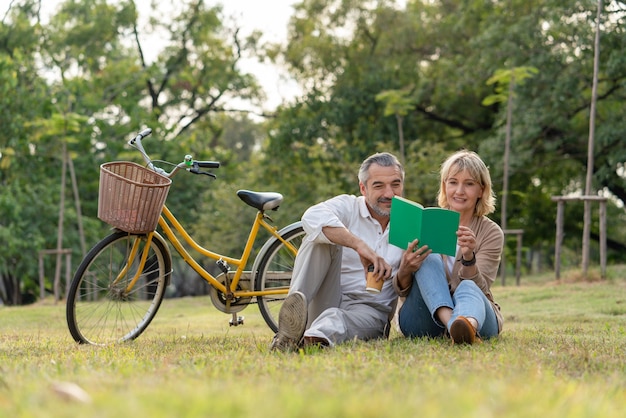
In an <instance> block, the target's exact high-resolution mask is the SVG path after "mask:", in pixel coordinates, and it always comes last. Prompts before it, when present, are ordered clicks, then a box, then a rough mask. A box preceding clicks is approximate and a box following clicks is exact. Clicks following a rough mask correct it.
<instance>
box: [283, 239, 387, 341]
mask: <svg viewBox="0 0 626 418" xmlns="http://www.w3.org/2000/svg"><path fill="white" fill-rule="evenodd" d="M342 253H343V247H341V246H339V245H329V244H318V243H314V242H311V241H308V240H305V241H304V242H303V243H302V246H301V247H300V249H299V250H298V256H297V258H296V263H295V266H294V271H293V276H292V280H291V288H290V292H292V291H296V290H297V291H300V292H302V293H303V294H304V295H305V296H306V300H307V303H308V324H307V328H308V329H307V330H306V332H305V333H304V335H305V336H308V337H321V338H325V339H326V340H328V342H329V343H330V344H331V345H334V344H339V343H342V342H344V341H349V340H353V339H361V340H369V339H372V338H380V337H383V336H384V335H385V328H386V327H387V325H388V318H389V314H390V312H391V308H390V307H389V306H386V305H382V304H380V303H374V302H372V301H370V300H362V299H359V295H354V294H342V292H341V257H342Z"/></svg>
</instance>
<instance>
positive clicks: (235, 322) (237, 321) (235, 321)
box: [215, 258, 244, 327]
mask: <svg viewBox="0 0 626 418" xmlns="http://www.w3.org/2000/svg"><path fill="white" fill-rule="evenodd" d="M215 264H217V266H218V267H219V269H220V270H222V273H224V279H225V280H224V283H225V285H226V289H229V288H230V277H229V276H228V274H229V273H230V266H229V265H228V264H227V263H226V262H225V261H224V260H223V259H221V258H220V259H219V260H217V261H216V262H215ZM226 299H227V300H226V310H228V308H230V302H231V301H232V294H230V293H229V295H227V296H226ZM243 319H244V318H243V316H238V315H237V312H233V317H232V319H231V320H230V321H228V324H229V325H230V326H231V327H236V326H239V325H243Z"/></svg>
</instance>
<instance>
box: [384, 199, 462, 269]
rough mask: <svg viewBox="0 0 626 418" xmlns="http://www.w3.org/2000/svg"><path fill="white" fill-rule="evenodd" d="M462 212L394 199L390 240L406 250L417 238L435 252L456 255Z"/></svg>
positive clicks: (421, 243)
mask: <svg viewBox="0 0 626 418" xmlns="http://www.w3.org/2000/svg"><path fill="white" fill-rule="evenodd" d="M460 216H461V215H460V214H459V213H458V212H455V211H453V210H449V209H443V208H437V207H428V208H425V207H423V206H422V205H420V204H419V203H416V202H413V201H411V200H409V199H405V198H403V197H399V196H394V197H393V200H392V201H391V215H390V222H389V243H390V244H393V245H395V246H396V247H400V248H402V249H403V250H406V248H407V246H408V245H409V243H410V242H411V241H413V240H414V239H418V240H419V244H418V246H420V247H421V246H422V245H428V248H430V249H431V250H433V253H439V254H446V255H451V256H453V257H454V256H455V255H456V240H457V238H456V231H457V230H458V229H459V219H460Z"/></svg>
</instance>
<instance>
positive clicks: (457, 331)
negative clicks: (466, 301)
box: [450, 316, 480, 344]
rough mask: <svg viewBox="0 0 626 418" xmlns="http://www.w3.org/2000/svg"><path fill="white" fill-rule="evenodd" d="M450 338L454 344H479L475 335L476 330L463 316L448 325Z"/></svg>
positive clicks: (478, 339)
mask: <svg viewBox="0 0 626 418" xmlns="http://www.w3.org/2000/svg"><path fill="white" fill-rule="evenodd" d="M450 337H452V342H454V344H474V343H475V342H480V338H479V337H478V336H477V335H476V329H475V328H474V326H473V325H472V323H471V322H470V321H469V320H468V319H467V318H466V317H464V316H459V317H458V318H457V319H455V320H454V322H453V323H452V325H450Z"/></svg>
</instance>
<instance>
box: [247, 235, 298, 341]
mask: <svg viewBox="0 0 626 418" xmlns="http://www.w3.org/2000/svg"><path fill="white" fill-rule="evenodd" d="M304 235H305V232H304V229H302V226H301V225H298V226H295V227H294V228H292V229H288V230H286V231H285V232H284V233H283V234H282V235H281V237H282V238H283V239H284V240H285V241H287V242H288V243H289V244H291V245H292V246H293V247H294V248H295V249H296V250H298V249H299V248H300V244H302V239H303V238H304ZM274 239H275V238H274ZM259 257H261V258H260V260H261V261H260V262H259V266H258V268H257V271H256V277H255V280H254V290H256V291H276V290H281V289H289V286H290V285H291V275H292V273H293V266H294V264H295V260H296V254H295V253H294V252H293V251H292V250H291V249H290V248H288V247H287V246H286V245H285V244H284V243H283V242H282V241H280V240H278V239H275V241H274V242H273V243H272V244H271V245H270V246H269V247H268V248H267V249H266V251H265V252H262V253H260V254H259ZM285 297H287V294H276V295H267V296H257V302H258V304H259V310H260V311H261V315H262V316H263V319H265V322H266V323H267V325H268V326H269V327H270V328H271V329H272V331H274V332H277V331H278V312H279V311H280V307H281V306H283V301H284V299H285Z"/></svg>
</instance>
